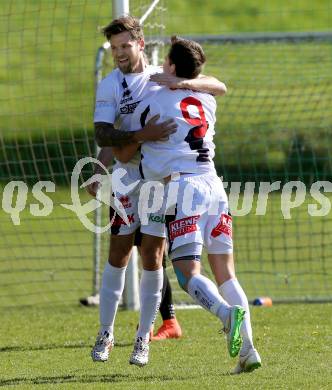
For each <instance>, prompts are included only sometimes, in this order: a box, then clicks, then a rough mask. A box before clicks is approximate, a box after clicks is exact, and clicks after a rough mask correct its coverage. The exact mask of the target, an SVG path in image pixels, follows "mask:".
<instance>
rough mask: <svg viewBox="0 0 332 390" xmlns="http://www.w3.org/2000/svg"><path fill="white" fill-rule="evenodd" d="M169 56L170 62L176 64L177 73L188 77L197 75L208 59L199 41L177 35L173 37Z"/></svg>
mask: <svg viewBox="0 0 332 390" xmlns="http://www.w3.org/2000/svg"><path fill="white" fill-rule="evenodd" d="M168 58H169V61H170V63H171V64H174V65H175V68H176V75H177V76H178V77H184V78H186V79H193V78H195V77H197V76H198V75H199V74H200V73H201V71H202V67H203V65H204V63H205V61H206V57H205V54H204V51H203V49H202V46H201V45H200V44H199V43H197V42H195V41H191V40H188V39H184V38H179V37H176V36H172V37H171V48H170V49H169V52H168Z"/></svg>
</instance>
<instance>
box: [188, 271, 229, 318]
mask: <svg viewBox="0 0 332 390" xmlns="http://www.w3.org/2000/svg"><path fill="white" fill-rule="evenodd" d="M188 293H189V295H190V296H191V297H192V298H193V299H194V301H195V302H197V303H198V304H199V305H201V306H202V307H203V308H204V309H206V310H208V311H210V312H211V313H213V314H214V315H216V316H217V317H219V318H220V319H221V321H222V323H223V324H224V325H226V323H227V320H228V318H229V313H230V311H229V309H230V306H229V305H228V303H227V302H226V301H225V300H224V299H223V298H222V297H221V296H220V294H219V292H218V289H217V286H216V285H215V284H214V283H213V282H212V281H211V280H210V279H208V278H206V277H205V276H203V275H200V274H198V275H194V276H192V277H191V279H190V280H189V283H188Z"/></svg>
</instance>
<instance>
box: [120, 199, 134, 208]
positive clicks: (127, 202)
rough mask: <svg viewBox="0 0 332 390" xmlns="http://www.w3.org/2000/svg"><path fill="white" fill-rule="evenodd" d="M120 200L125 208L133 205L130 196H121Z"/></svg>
mask: <svg viewBox="0 0 332 390" xmlns="http://www.w3.org/2000/svg"><path fill="white" fill-rule="evenodd" d="M119 201H120V202H121V204H122V206H123V208H125V209H129V207H131V206H132V203H131V202H130V199H129V196H121V197H120V198H119Z"/></svg>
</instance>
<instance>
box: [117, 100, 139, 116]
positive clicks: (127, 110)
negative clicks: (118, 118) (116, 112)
mask: <svg viewBox="0 0 332 390" xmlns="http://www.w3.org/2000/svg"><path fill="white" fill-rule="evenodd" d="M139 103H140V101H138V102H135V103H129V104H126V105H125V106H123V107H120V114H132V113H133V112H134V111H135V108H136V107H137V106H138V105H139Z"/></svg>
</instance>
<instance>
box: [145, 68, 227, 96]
mask: <svg viewBox="0 0 332 390" xmlns="http://www.w3.org/2000/svg"><path fill="white" fill-rule="evenodd" d="M150 80H151V81H154V82H155V83H157V84H159V85H164V86H166V87H168V88H171V89H191V90H192V91H198V92H206V93H210V94H211V95H215V96H222V95H225V93H226V92H227V87H226V85H225V84H224V83H223V82H222V81H219V80H218V79H217V78H215V77H213V76H205V75H199V76H198V77H196V78H194V79H185V78H181V77H177V76H173V75H171V74H166V73H156V74H154V75H152V76H151V77H150Z"/></svg>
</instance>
